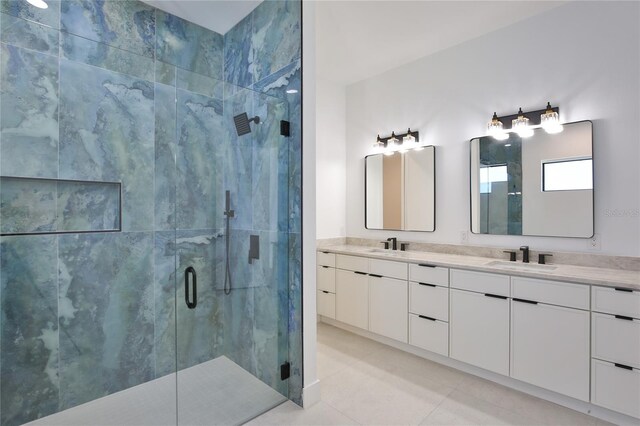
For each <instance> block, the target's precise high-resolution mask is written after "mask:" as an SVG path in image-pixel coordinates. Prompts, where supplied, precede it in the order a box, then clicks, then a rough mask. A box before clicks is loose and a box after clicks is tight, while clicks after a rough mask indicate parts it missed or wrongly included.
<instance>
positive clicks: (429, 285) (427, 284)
mask: <svg viewBox="0 0 640 426" xmlns="http://www.w3.org/2000/svg"><path fill="white" fill-rule="evenodd" d="M418 284H419V285H426V286H427V287H436V285H435V284H429V283H418Z"/></svg>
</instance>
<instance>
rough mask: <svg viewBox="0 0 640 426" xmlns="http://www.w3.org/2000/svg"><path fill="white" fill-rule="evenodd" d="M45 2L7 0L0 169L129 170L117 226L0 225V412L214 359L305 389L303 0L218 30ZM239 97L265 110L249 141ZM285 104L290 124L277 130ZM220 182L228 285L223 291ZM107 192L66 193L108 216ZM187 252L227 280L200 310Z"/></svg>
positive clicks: (132, 4)
mask: <svg viewBox="0 0 640 426" xmlns="http://www.w3.org/2000/svg"><path fill="white" fill-rule="evenodd" d="M48 4H49V8H48V9H46V10H40V9H35V8H33V7H30V6H28V4H27V3H26V2H24V1H22V0H2V1H1V3H0V7H1V8H0V12H1V14H0V42H1V44H0V128H1V132H0V173H1V174H2V175H3V176H5V175H8V176H25V177H42V178H53V179H78V180H97V181H122V183H123V187H122V191H123V200H122V201H123V205H122V209H123V212H122V219H123V223H122V231H123V232H121V233H107V234H99V233H87V234H66V235H34V236H5V237H2V239H1V244H0V300H1V316H0V373H1V374H2V383H1V384H0V424H2V425H14V424H20V423H23V422H26V421H29V420H32V419H35V418H39V417H42V416H46V415H48V414H51V413H54V412H56V411H60V410H63V409H66V408H69V407H72V406H75V405H78V404H81V403H84V402H87V401H89V400H92V399H95V398H99V397H101V396H104V395H107V394H110V393H113V392H117V391H119V390H122V389H125V388H128V387H130V386H134V385H137V384H140V383H143V382H146V381H149V380H152V379H154V378H157V377H160V376H162V375H165V374H168V373H170V372H172V371H175V369H176V368H185V367H188V366H191V365H194V364H197V363H199V362H202V361H205V360H208V359H211V358H214V357H216V356H219V355H222V354H225V355H227V356H229V357H230V358H232V359H234V360H235V361H236V362H237V363H239V364H240V365H242V366H243V367H245V368H246V369H248V370H249V371H251V372H252V373H254V374H256V375H257V376H258V377H259V378H261V379H262V380H263V381H265V382H266V383H268V384H270V385H272V386H274V387H276V388H277V389H279V390H280V391H282V392H287V386H288V393H289V396H290V397H291V398H292V399H293V400H295V401H297V402H300V400H301V391H302V365H301V363H302V360H301V356H302V349H301V344H302V343H301V317H300V309H301V306H300V305H301V281H300V270H301V236H300V231H301V228H300V213H301V211H300V206H301V203H300V202H301V173H300V172H301V169H300V168H301V104H300V92H301V87H300V86H301V75H300V73H301V66H300V40H301V38H300V30H301V28H300V16H301V14H300V12H301V11H300V7H301V6H300V2H299V1H265V2H263V3H262V4H261V5H259V6H258V7H257V8H256V9H255V10H254V11H253V12H252V13H251V14H250V15H248V16H247V17H246V18H245V19H244V20H243V21H241V22H240V23H239V24H237V25H236V26H235V27H234V28H233V29H232V30H230V31H229V32H228V33H227V34H226V35H225V36H222V35H220V34H217V33H214V32H212V31H209V30H206V29H204V28H202V27H199V26H197V25H194V24H192V23H189V22H187V21H184V20H182V19H180V18H178V17H175V16H173V15H170V14H167V13H164V12H162V11H160V10H156V9H154V8H152V7H150V6H148V5H146V4H144V3H141V2H137V1H99V0H63V1H56V0H48ZM291 89H296V90H298V93H288V92H287V91H288V90H289V91H290V90H291ZM244 111H246V112H247V113H249V114H256V115H259V116H260V117H261V118H262V119H263V120H264V124H263V125H261V126H259V127H256V128H254V131H253V132H252V133H251V135H247V136H243V137H240V138H238V137H237V136H236V134H235V130H234V129H233V127H232V126H233V120H232V116H233V115H234V114H235V113H238V112H244ZM287 117H288V120H289V121H290V122H291V126H292V127H291V137H290V138H278V137H272V136H274V135H276V133H277V134H279V125H280V120H281V119H287ZM12 189H13V190H14V191H15V188H12ZM224 189H230V190H231V193H232V201H233V208H234V209H236V213H237V218H236V219H235V220H233V221H232V227H233V229H234V232H233V238H232V242H231V243H232V244H231V247H232V271H233V275H234V286H235V288H236V291H234V292H232V294H231V296H230V297H229V298H228V299H226V300H224V303H222V302H220V300H221V297H222V296H221V294H222V292H221V291H220V289H221V288H222V282H223V276H224V275H223V274H224V238H223V234H222V231H223V217H222V215H221V211H222V210H223V206H224ZM95 192H96V191H95V190H94V191H89V192H88V193H82V194H67V195H69V196H68V197H62V198H63V199H64V200H73V202H74V203H75V204H74V206H73V208H74V209H76V210H77V209H81V210H82V211H83V212H84V213H85V214H87V212H89V214H90V215H91V216H93V217H100V215H101V214H102V213H104V212H103V210H104V208H103V207H101V206H102V205H103V204H101V203H100V194H94V193H95ZM57 195H58V196H59V194H57ZM21 196H22V198H21ZM55 196H56V194H51V193H47V192H46V191H44V192H43V191H41V190H37V188H25V189H24V190H22V192H21V193H19V194H17V195H16V197H17V199H21V200H22V201H24V200H25V199H29V200H35V201H29V202H32V203H36V204H38V203H42V202H48V201H50V200H51V199H52V197H55ZM24 197H27V198H24ZM28 197H31V198H28ZM3 204H6V203H5V202H4V200H3ZM66 207H67V206H65V208H66ZM68 207H69V208H70V210H69V211H74V210H73V209H71V206H68ZM3 208H4V205H3ZM58 209H60V206H58ZM65 211H67V210H65ZM34 220H36V221H37V220H42V218H38V217H35V218H34ZM23 225H24V224H23ZM27 225H28V226H35V225H36V224H35V223H33V224H27ZM2 226H3V224H2V223H0V228H1V227H2ZM3 229H4V228H3ZM250 233H258V234H259V235H260V237H261V239H260V241H261V247H260V248H261V262H257V263H256V264H255V265H254V266H252V267H249V266H248V264H247V263H246V255H247V251H248V247H247V244H248V235H249V234H250ZM211 259H213V260H214V261H210V260H211ZM188 265H194V266H195V267H196V269H197V270H198V271H199V276H198V278H199V282H215V283H216V288H215V289H212V290H211V291H209V292H206V291H201V292H199V295H200V298H199V303H198V309H197V311H198V313H197V317H195V316H192V317H190V316H189V312H187V310H186V308H185V307H184V304H182V303H178V304H175V303H174V298H175V291H174V286H175V282H176V280H178V282H181V281H180V280H181V279H183V276H182V275H181V274H182V271H183V270H184V269H185V267H186V266H188ZM176 271H178V272H176ZM176 308H177V312H176ZM282 312H288V313H289V317H288V318H286V319H284V320H283V321H276V320H275V319H274V316H276V315H278V313H282ZM176 317H177V318H178V326H179V330H178V336H177V337H176V334H175V333H176V330H175V320H176ZM181 330H188V333H187V332H181ZM176 338H177V339H178V347H179V348H180V353H179V354H177V355H176V353H175V344H174V340H175V339H176ZM287 350H288V351H289V355H288V357H287ZM287 358H288V359H289V360H290V362H291V363H292V377H291V379H290V380H289V381H288V383H287V382H280V380H279V377H277V376H278V374H277V373H278V370H277V366H278V365H279V363H281V362H282V361H284V360H285V359H287ZM176 359H177V361H176ZM176 363H177V365H176Z"/></svg>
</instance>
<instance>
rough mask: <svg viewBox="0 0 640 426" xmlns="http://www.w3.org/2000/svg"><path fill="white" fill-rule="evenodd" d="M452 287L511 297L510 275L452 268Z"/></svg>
mask: <svg viewBox="0 0 640 426" xmlns="http://www.w3.org/2000/svg"><path fill="white" fill-rule="evenodd" d="M451 287H454V288H458V289H462V290H469V291H475V292H477V293H485V294H495V295H498V296H506V297H509V276H508V275H499V274H490V273H487V272H475V271H464V270H461V269H452V270H451Z"/></svg>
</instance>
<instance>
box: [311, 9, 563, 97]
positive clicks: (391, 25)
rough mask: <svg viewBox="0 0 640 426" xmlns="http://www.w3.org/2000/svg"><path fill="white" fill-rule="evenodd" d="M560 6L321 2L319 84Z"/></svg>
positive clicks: (354, 77)
mask: <svg viewBox="0 0 640 426" xmlns="http://www.w3.org/2000/svg"><path fill="white" fill-rule="evenodd" d="M563 3H565V2H564V1H391V0H387V1H370V0H361V1H321V2H318V3H317V5H316V31H317V34H316V42H317V58H316V60H317V67H318V69H317V73H318V77H319V78H323V79H326V80H329V81H333V82H335V83H339V84H344V85H346V84H351V83H355V82H357V81H360V80H364V79H366V78H369V77H372V76H374V75H377V74H381V73H383V72H385V71H388V70H390V69H393V68H396V67H398V66H401V65H404V64H407V63H409V62H413V61H415V60H416V59H419V58H422V57H424V56H427V55H431V54H433V53H436V52H438V51H441V50H444V49H447V48H449V47H452V46H455V45H456V44H459V43H462V42H464V41H467V40H471V39H473V38H476V37H479V36H481V35H484V34H487V33H490V32H492V31H495V30H497V29H500V28H503V27H506V26H508V25H511V24H513V23H515V22H518V21H521V20H523V19H526V18H529V17H531V16H534V15H537V14H539V13H542V12H545V11H547V10H549V9H552V8H555V7H557V6H559V5H561V4H563Z"/></svg>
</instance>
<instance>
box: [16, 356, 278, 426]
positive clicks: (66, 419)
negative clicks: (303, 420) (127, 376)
mask: <svg viewBox="0 0 640 426" xmlns="http://www.w3.org/2000/svg"><path fill="white" fill-rule="evenodd" d="M176 386H177V388H178V394H177V399H178V410H179V414H178V418H179V423H180V424H182V425H234V424H242V423H244V422H246V421H247V420H250V419H251V418H253V417H255V416H257V415H259V414H261V413H263V412H265V411H267V410H269V409H271V408H273V407H275V406H277V405H279V404H281V403H282V402H284V401H286V398H285V397H284V396H282V395H281V394H280V393H278V392H276V391H275V390H273V389H272V388H271V387H269V386H268V385H266V384H264V383H263V382H261V381H260V380H258V379H257V378H255V377H254V376H253V375H251V374H250V373H248V372H247V371H245V370H244V369H242V368H241V367H240V366H238V365H237V364H236V363H234V362H233V361H231V360H230V359H229V358H227V357H224V356H222V357H219V358H216V359H214V360H211V361H207V362H204V363H202V364H198V365H196V366H194V367H190V368H187V369H185V370H181V371H180V372H179V373H178V374H177V377H176V374H175V373H173V374H169V375H167V376H164V377H161V378H159V379H156V380H153V381H151V382H147V383H144V384H142V385H139V386H134V387H132V388H129V389H126V390H124V391H121V392H117V393H115V394H112V395H108V396H105V397H104V398H100V399H97V400H94V401H91V402H88V403H86V404H82V405H79V406H77V407H74V408H71V409H68V410H65V411H62V412H60V413H56V414H53V415H51V416H47V417H44V418H42V419H39V420H36V421H34V422H32V423H28V424H29V425H64V426H74V425H83V426H84V425H89V424H90V425H175V424H176Z"/></svg>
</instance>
